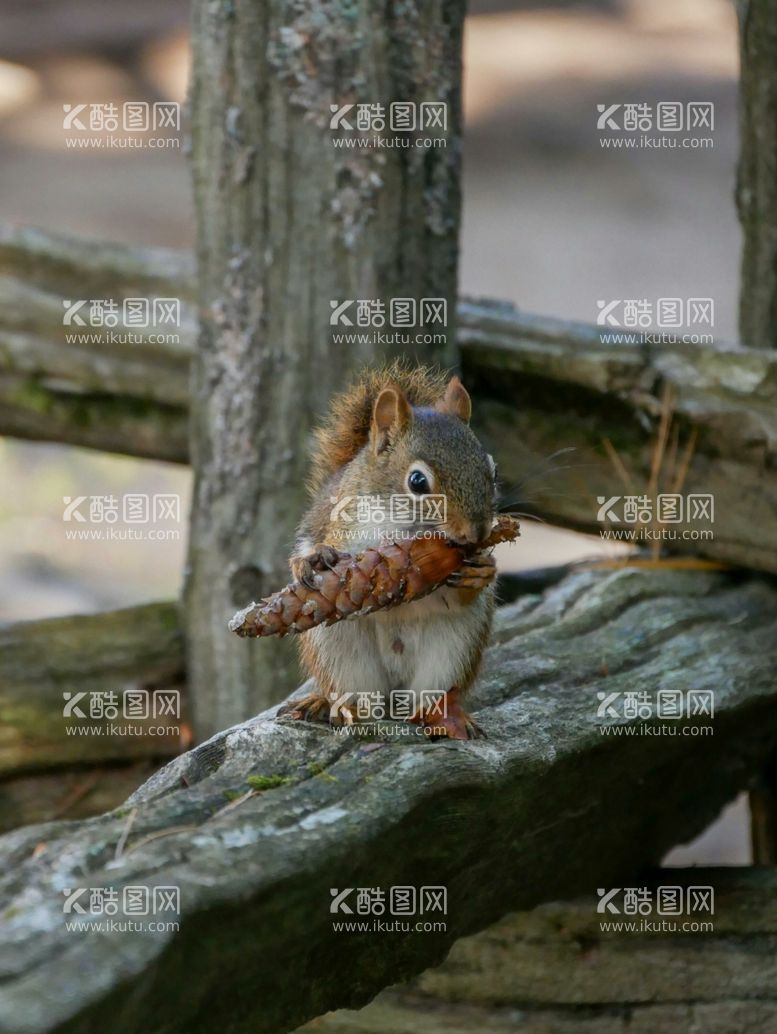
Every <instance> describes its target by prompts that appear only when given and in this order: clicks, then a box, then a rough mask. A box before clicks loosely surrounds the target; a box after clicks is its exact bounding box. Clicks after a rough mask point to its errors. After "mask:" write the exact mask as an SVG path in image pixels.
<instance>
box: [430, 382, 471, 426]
mask: <svg viewBox="0 0 777 1034" xmlns="http://www.w3.org/2000/svg"><path fill="white" fill-rule="evenodd" d="M434 408H435V409H436V410H437V412H438V413H447V414H448V416H455V417H458V418H459V420H461V421H463V422H464V423H465V424H468V423H469V418H470V417H471V416H472V399H471V398H470V397H469V392H468V391H467V389H466V388H465V387H464V385H463V384H462V383H461V381H460V380H459V378H458V377H451V379H450V380H449V381H448V387H447V388H446V389H445V394H444V395H443V397H442V398H441V399H440V401H439V402H438V403H437V405H436V406H435V407H434Z"/></svg>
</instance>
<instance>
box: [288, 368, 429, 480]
mask: <svg viewBox="0 0 777 1034" xmlns="http://www.w3.org/2000/svg"><path fill="white" fill-rule="evenodd" d="M447 383H448V377H447V375H446V373H445V371H444V370H441V369H438V368H436V367H429V366H413V365H411V364H410V363H408V362H407V361H406V360H402V359H397V360H395V361H394V362H393V363H391V364H389V365H387V366H383V367H380V368H378V369H372V370H365V371H363V372H362V373H361V374H360V375H359V376H357V377H356V378H355V379H354V380H353V381H352V382H351V384H350V386H349V387H348V388H346V390H345V391H344V392H342V393H341V394H340V395H337V396H335V398H334V399H333V400H332V402H331V405H330V409H329V412H328V414H327V416H326V418H325V419H324V422H323V423H322V424H320V425H319V427H318V428H317V429H316V431H315V432H314V446H313V451H312V457H311V474H310V477H309V479H308V489H309V491H310V494H311V496H313V497H315V496H316V495H317V494H318V492H319V490H320V489H321V486H322V485H324V484H326V482H327V481H328V480H329V478H330V477H331V476H332V474H334V473H335V471H337V470H339V469H340V467H343V466H344V465H345V464H346V463H349V462H350V461H351V460H352V459H353V458H354V456H356V454H357V453H358V452H359V450H360V449H362V448H363V446H364V445H366V443H367V440H368V438H369V435H370V421H371V419H372V407H373V404H374V402H375V399H376V398H377V397H378V395H379V394H380V392H381V391H382V389H383V388H385V387H387V385H389V384H394V385H396V386H397V387H398V388H400V389H401V391H402V392H403V394H404V396H405V398H406V399H407V401H408V402H409V403H410V405H411V406H433V405H434V404H435V402H438V401H439V400H440V399H441V398H442V396H443V395H444V394H445V388H446V386H447Z"/></svg>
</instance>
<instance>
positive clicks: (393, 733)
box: [0, 569, 777, 1034]
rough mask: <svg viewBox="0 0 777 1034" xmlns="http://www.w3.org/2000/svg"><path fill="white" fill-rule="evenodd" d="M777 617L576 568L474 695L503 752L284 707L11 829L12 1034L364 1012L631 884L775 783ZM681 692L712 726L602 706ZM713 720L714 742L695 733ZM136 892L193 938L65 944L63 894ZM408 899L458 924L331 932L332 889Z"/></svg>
mask: <svg viewBox="0 0 777 1034" xmlns="http://www.w3.org/2000/svg"><path fill="white" fill-rule="evenodd" d="M775 620H777V591H775V589H774V587H773V586H771V585H770V584H769V583H768V582H766V581H761V580H757V579H742V578H741V577H733V576H728V575H723V574H712V573H709V574H705V573H699V572H696V573H692V572H678V571H671V570H666V569H659V570H622V571H618V572H611V573H606V574H605V573H602V572H591V571H589V572H580V573H577V574H574V575H572V576H570V577H569V578H567V579H565V580H564V581H563V582H561V583H560V584H559V585H557V586H555V587H554V588H553V589H551V590H550V591H549V592H548V593H546V594H545V595H544V596H542V597H537V596H533V597H524V598H523V599H521V600H519V601H518V602H517V603H516V604H514V605H512V606H510V607H506V608H504V609H503V611H502V612H501V613H500V616H499V623H498V629H497V634H496V639H497V643H496V645H495V646H494V647H493V648H492V649H491V651H490V652H489V657H488V662H487V670H486V674H485V677H484V679H483V681H482V684H481V686H480V688H479V689H478V690H477V692H476V694H475V695H474V698H473V701H472V704H473V710H474V711H475V714H476V717H477V719H478V721H479V723H480V725H481V726H482V728H483V729H484V730H485V731H486V733H487V735H488V739H487V740H481V741H474V742H471V743H459V742H457V743H454V742H444V743H443V742H437V743H428V742H419V741H418V739H417V738H416V736H405V735H403V734H402V728H405V729H407V728H408V726H407V725H406V724H404V723H399V724H392V723H387V724H385V725H383V726H380V727H379V729H378V730H377V732H376V733H375V734H374V736H373V737H367V738H365V739H361V738H360V737H358V736H342V735H337V734H334V733H333V732H331V731H330V730H329V729H328V728H325V727H319V726H311V725H306V724H303V723H294V722H285V721H275V720H273V714H274V712H273V711H269V712H266V713H265V714H264V715H261V716H259V717H258V718H257V719H254V720H252V721H249V722H247V723H245V724H243V725H240V726H237V727H235V728H233V729H231V730H227V731H225V732H223V733H220V734H219V735H217V736H215V737H213V738H212V739H211V740H210V741H208V742H206V743H204V744H203V745H201V746H200V747H198V748H196V749H195V750H193V751H191V752H189V753H188V754H185V755H182V756H181V757H179V758H177V759H175V760H174V761H173V762H171V763H170V764H169V765H168V766H167V767H165V768H164V769H162V771H161V772H160V773H159V774H158V775H156V776H155V777H153V778H152V779H151V780H150V781H149V782H148V783H146V784H145V785H144V786H143V787H142V788H141V789H140V790H139V791H138V792H137V793H135V794H134V795H133V796H132V797H131V798H130V800H129V801H128V802H127V803H126V805H125V806H124V807H123V808H121V809H118V810H116V811H114V812H112V813H109V814H108V815H105V816H101V817H99V818H94V819H88V820H85V821H79V822H76V823H65V822H54V823H49V824H47V825H43V826H36V827H31V828H29V827H28V828H26V829H22V830H18V831H16V832H14V833H11V834H8V835H6V836H5V837H3V838H2V839H0V873H2V875H1V876H0V902H1V905H0V916H2V925H3V930H2V936H0V974H2V984H1V985H0V986H1V987H2V993H1V994H0V1031H3V1032H8V1034H11V1032H13V1034H33V1032H42V1031H52V1030H57V1031H62V1032H76V1031H78V1032H91V1031H95V1032H96V1031H100V1032H102V1031H103V1030H105V1029H107V1028H110V1029H111V1030H112V1031H114V1032H115V1034H124V1032H132V1034H135V1032H137V1031H138V1030H145V1029H165V1030H166V1031H168V1032H176V1031H182V1032H183V1031H186V1032H187V1034H197V1032H200V1031H202V1032H205V1031H210V1030H212V1028H213V1024H214V1021H215V1020H214V1018H217V1022H218V1024H219V1025H220V1026H222V1027H225V1028H228V1029H230V1030H232V1031H235V1032H240V1031H245V1032H248V1031H251V1032H252V1034H257V1032H259V1034H261V1032H265V1031H284V1030H289V1029H290V1028H292V1027H293V1026H295V1025H296V1024H299V1023H302V1022H303V1021H305V1020H306V1019H309V1018H312V1017H314V1016H316V1015H319V1014H321V1013H323V1012H325V1011H326V1010H329V1009H333V1008H338V1007H357V1006H359V1005H363V1004H365V1003H366V1002H367V1001H368V1000H369V999H370V998H371V997H372V996H373V995H374V994H375V993H376V992H377V991H379V990H380V989H382V988H383V987H385V986H386V985H387V984H388V983H390V982H391V983H393V982H396V981H397V980H402V979H404V978H407V977H410V976H413V975H415V974H417V973H419V972H421V971H422V970H423V969H425V968H427V967H428V966H431V965H435V964H437V963H439V962H440V961H441V960H442V959H443V958H444V956H445V954H446V953H447V952H448V950H449V948H450V946H451V945H452V944H453V942H454V941H456V940H457V939H458V938H460V937H462V936H465V935H467V934H471V933H474V932H476V931H477V930H479V929H482V928H484V927H485V926H486V925H488V924H489V923H493V922H494V921H496V920H497V919H498V918H499V917H500V916H502V915H504V914H506V913H507V912H509V911H513V910H516V909H526V908H530V907H532V906H534V905H536V904H538V903H540V902H543V901H550V900H557V899H560V898H564V897H570V896H575V895H579V894H583V893H592V892H593V891H594V890H595V888H597V887H601V886H613V885H618V881H619V880H623V879H625V878H628V877H630V876H633V874H634V873H636V872H637V871H638V870H639V869H641V868H642V867H643V866H645V865H646V864H657V863H658V861H659V860H660V858H661V857H662V856H663V854H664V852H665V851H666V850H667V849H668V848H670V847H671V846H672V845H674V844H675V843H677V842H679V841H680V840H686V839H688V838H689V837H691V836H693V835H695V834H697V833H698V832H700V831H701V829H702V828H703V827H704V826H705V825H706V824H708V823H709V822H710V821H711V820H712V818H713V817H714V816H715V815H716V814H717V811H718V810H719V809H720V807H721V806H722V804H723V803H724V802H726V801H727V800H729V799H731V798H732V797H733V796H734V795H735V794H736V793H737V792H739V791H741V790H742V789H743V788H745V787H747V786H748V784H749V782H750V780H751V777H752V775H753V774H754V773H757V772H759V771H761V770H763V768H764V767H765V761H766V758H767V757H769V756H770V755H771V754H772V753H773V751H774V749H775V747H776V746H777V708H775V692H776V690H777V687H775V684H774V670H775V665H776V664H777V640H776V639H775V636H774V623H775ZM255 645H260V644H253V643H248V644H241V648H243V647H248V648H249V649H250V648H251V647H252V646H255ZM659 689H673V690H679V691H681V692H682V693H683V694H687V693H689V692H693V693H702V692H705V691H709V690H710V689H712V690H713V691H714V694H715V697H714V719H711V718H704V719H699V718H698V717H687V716H686V717H684V718H682V719H680V720H678V721H677V722H675V723H674V724H672V725H671V727H672V728H674V730H675V732H674V734H672V735H669V734H666V735H662V734H660V732H659V731H658V729H659V726H660V725H661V724H662V723H661V722H656V721H655V720H653V719H651V720H646V721H644V722H641V721H640V720H639V719H634V720H632V719H626V718H625V717H618V718H612V717H607V714H608V712H605V714H604V716H603V717H599V716H598V715H597V711H598V710H599V709H600V707H601V699H600V697H599V694H600V693H604V694H605V696H606V697H607V698H608V699H610V701H612V700H613V699H623V698H624V695H625V694H626V693H644V694H648V695H651V694H655V693H656V692H657V691H658V690H659ZM611 694H615V697H612V696H611ZM700 720H701V721H702V722H703V724H704V726H705V727H708V726H710V725H711V726H712V727H713V733H714V734H713V735H704V736H702V735H694V734H693V730H694V729H698V728H699V727H700V725H699V722H700ZM663 724H664V725H665V724H666V723H663ZM670 724H671V723H670ZM605 727H606V728H610V727H612V728H613V729H614V728H620V729H621V730H623V729H626V728H632V727H633V728H634V730H635V732H634V735H625V734H622V735H618V734H616V733H615V732H613V731H610V732H609V733H607V734H605V733H603V731H602V729H603V728H605ZM644 729H650V733H649V734H646V733H644V732H640V730H644ZM681 730H690V731H688V732H687V734H686V733H683V732H682V731H681ZM139 885H140V886H145V887H146V888H147V889H148V890H149V891H152V890H153V889H154V888H156V889H157V890H160V889H163V888H171V887H172V888H177V890H178V892H179V894H180V901H179V914H177V918H178V919H179V920H180V923H179V927H178V929H170V928H168V927H165V929H164V931H163V932H159V931H155V932H152V931H150V930H148V929H146V927H145V926H143V924H142V923H141V927H142V929H140V930H135V931H132V932H131V933H130V932H128V931H127V930H126V929H125V930H124V931H122V930H121V929H116V930H113V929H108V930H105V931H103V932H98V931H94V930H92V931H90V930H89V929H88V926H87V925H84V924H85V923H86V920H88V919H89V916H88V915H87V916H86V917H84V916H81V917H78V916H76V919H77V920H78V922H76V924H75V925H76V927H77V928H76V929H70V930H68V929H67V927H66V922H67V921H68V916H67V915H65V914H63V911H64V906H63V902H64V901H65V900H66V899H67V896H66V895H64V894H63V891H65V890H68V891H70V892H71V893H73V892H77V893H80V892H81V891H84V892H85V891H86V890H87V889H90V888H91V889H94V888H98V890H99V888H108V889H109V890H111V891H114V890H115V891H116V892H117V893H119V892H122V891H124V890H125V888H129V887H132V888H137V887H138V886H139ZM392 886H405V887H416V888H417V887H420V886H435V887H440V886H442V887H444V888H446V891H447V902H448V904H447V913H446V915H445V917H444V918H445V924H444V929H435V930H434V931H433V932H425V931H416V930H411V931H410V932H409V933H408V934H407V935H402V936H397V935H396V934H386V935H383V934H381V935H380V936H376V935H375V933H373V932H371V931H366V932H360V931H354V932H351V933H345V932H342V931H341V932H336V931H335V929H334V928H333V915H332V914H331V913H330V907H331V904H330V903H331V902H332V900H333V896H332V894H331V891H332V888H335V890H337V889H338V888H339V889H340V890H342V889H343V888H345V889H347V888H356V887H366V888H385V889H388V888H390V887H392ZM71 918H72V916H71ZM183 980H185V981H186V986H187V995H186V996H185V997H184V998H183V999H181V998H180V997H177V998H176V999H175V1000H173V998H172V997H171V996H170V994H169V987H170V986H171V985H172V984H178V985H180V983H181V981H183Z"/></svg>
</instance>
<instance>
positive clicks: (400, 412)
mask: <svg viewBox="0 0 777 1034" xmlns="http://www.w3.org/2000/svg"><path fill="white" fill-rule="evenodd" d="M412 419H413V410H412V409H411V407H410V403H409V402H408V401H407V399H406V398H405V396H404V395H403V393H402V391H401V390H400V389H399V388H397V387H395V386H394V385H389V386H388V387H386V388H384V389H383V391H381V393H380V394H379V395H378V397H377V398H376V399H375V404H374V405H373V407H372V425H371V427H370V439H371V441H372V448H373V451H374V452H375V455H376V456H377V455H378V454H379V453H381V452H383V451H384V449H386V448H387V447H388V445H389V444H390V442H391V436H392V434H393V433H396V432H397V431H402V430H404V429H405V428H406V427H408V426H409V425H410V423H411V422H412Z"/></svg>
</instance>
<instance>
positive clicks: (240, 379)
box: [185, 0, 464, 737]
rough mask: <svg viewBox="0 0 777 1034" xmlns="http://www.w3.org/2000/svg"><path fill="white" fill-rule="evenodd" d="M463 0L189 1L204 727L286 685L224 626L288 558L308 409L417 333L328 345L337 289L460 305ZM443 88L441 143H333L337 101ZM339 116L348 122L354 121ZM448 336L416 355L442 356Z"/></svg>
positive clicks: (282, 656)
mask: <svg viewBox="0 0 777 1034" xmlns="http://www.w3.org/2000/svg"><path fill="white" fill-rule="evenodd" d="M463 14H464V4H463V0H434V2H433V3H431V4H430V3H421V2H420V0H416V2H411V3H405V4H402V5H396V7H395V6H394V5H393V4H392V5H389V8H388V11H387V9H386V6H385V5H384V4H378V3H370V4H365V5H357V6H353V5H349V4H344V3H338V2H337V0H320V2H318V3H315V4H306V5H302V6H299V5H296V6H295V5H292V4H284V3H279V2H274V3H269V4H260V3H258V2H257V0H235V2H233V3H230V4H222V3H213V2H212V0H196V2H195V4H194V31H193V46H194V67H193V85H192V94H191V108H192V164H193V175H194V186H195V203H196V210H197V224H198V241H199V244H198V267H199V294H198V297H199V306H200V316H201V329H200V338H199V345H198V349H197V355H196V359H195V363H194V374H193V393H192V409H193V419H192V434H191V443H192V462H193V465H194V470H195V486H194V495H193V509H192V523H191V540H190V549H189V567H188V578H187V584H186V592H185V599H186V613H187V621H188V658H189V670H190V672H191V686H192V695H193V706H194V719H195V727H196V732H197V734H198V735H199V736H200V737H202V736H206V735H208V734H209V733H211V732H214V731H216V730H217V729H220V728H223V727H224V726H226V725H229V724H231V723H233V722H235V721H237V720H239V719H241V718H245V717H247V716H248V715H250V714H253V713H256V712H257V711H259V710H261V709H262V708H263V707H266V706H267V705H268V704H269V703H270V702H272V701H275V700H278V699H279V698H280V697H281V696H282V695H283V693H284V692H285V691H287V690H288V689H290V688H291V685H292V684H293V678H294V676H293V674H292V672H293V670H294V668H293V666H292V665H291V664H290V659H289V652H288V649H289V648H288V647H287V646H286V644H274V645H273V646H272V647H270V649H269V650H263V651H262V652H261V657H260V655H259V653H258V652H257V651H256V650H255V649H252V645H249V644H245V643H238V642H236V641H235V638H234V636H232V635H231V634H230V633H229V632H228V631H227V628H226V622H227V620H228V618H229V617H230V615H231V614H232V613H233V612H234V611H235V609H237V607H239V606H244V605H245V604H246V603H247V602H249V601H250V600H251V599H257V598H259V597H260V596H262V595H265V594H266V593H267V592H269V591H271V590H272V589H274V588H277V587H278V585H279V584H283V581H284V577H285V560H286V557H287V556H288V554H289V551H290V547H291V544H292V539H293V528H294V525H295V522H296V520H297V519H298V518H299V516H300V514H301V512H302V510H303V508H304V505H305V493H304V489H303V480H304V477H305V473H306V465H307V460H306V443H307V438H308V432H309V429H310V427H311V424H312V422H313V420H314V419H315V418H316V416H317V415H318V414H320V412H321V411H322V409H323V408H324V406H325V405H326V403H327V401H328V399H329V397H330V395H331V394H332V393H333V391H334V390H335V389H337V388H340V387H342V386H343V382H344V379H345V378H346V377H347V374H348V372H349V370H351V369H353V368H354V367H356V366H358V365H361V364H363V363H366V362H370V363H371V362H374V361H376V360H382V359H385V358H387V357H391V356H393V355H398V354H401V353H403V352H408V351H411V352H412V349H408V348H407V346H406V345H403V344H396V345H389V346H386V345H384V344H381V343H378V342H375V341H369V342H366V343H358V342H357V343H356V344H348V345H337V344H335V343H334V339H333V338H331V336H330V324H329V320H330V313H331V311H332V310H331V307H330V302H331V301H334V300H338V301H339V300H343V299H380V300H382V301H383V302H384V303H385V305H386V308H387V309H388V306H389V301H390V299H391V298H392V297H412V298H417V299H418V298H429V297H435V298H436V297H440V298H445V299H446V300H447V303H448V312H449V316H450V315H452V314H453V312H454V309H455V297H456V268H457V235H458V222H459V154H460V96H459V94H460V77H461V75H460V73H461V69H460V60H461V56H460V51H461V35H462V21H463ZM400 100H401V101H413V102H421V101H442V102H445V103H447V105H448V128H447V131H446V133H445V140H446V143H447V146H446V147H444V148H443V147H434V148H428V149H424V148H410V149H399V148H397V149H383V148H370V147H360V148H356V149H354V150H350V149H348V148H343V149H339V148H337V147H335V146H334V142H333V140H334V139H335V138H337V136H338V134H340V133H342V132H343V131H342V130H333V129H330V126H329V123H330V117H331V112H330V105H331V104H337V105H343V104H345V103H349V102H355V103H361V102H365V103H382V104H384V105H386V106H387V107H386V112H387V116H388V104H389V102H391V101H400ZM346 132H347V131H346ZM452 329H453V328H452V326H451V325H450V319H449V326H448V335H447V339H446V341H445V342H443V343H438V344H436V345H428V346H426V345H425V346H423V347H418V348H417V349H416V352H417V354H418V356H419V358H422V359H425V360H432V361H434V360H439V361H442V362H444V363H448V362H449V361H450V360H451V359H452V358H453V357H454V353H453V349H452V338H451V333H452Z"/></svg>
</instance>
